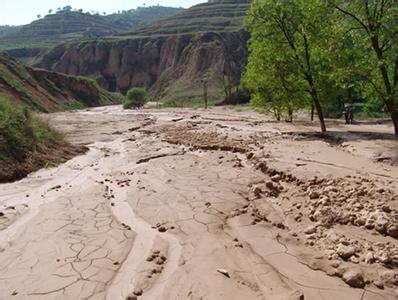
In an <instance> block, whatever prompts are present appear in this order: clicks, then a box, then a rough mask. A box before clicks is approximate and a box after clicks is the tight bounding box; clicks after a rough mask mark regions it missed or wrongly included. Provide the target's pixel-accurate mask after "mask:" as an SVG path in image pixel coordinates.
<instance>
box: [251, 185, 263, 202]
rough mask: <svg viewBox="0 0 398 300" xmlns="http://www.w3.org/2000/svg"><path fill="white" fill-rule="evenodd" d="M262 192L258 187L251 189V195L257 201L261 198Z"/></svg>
mask: <svg viewBox="0 0 398 300" xmlns="http://www.w3.org/2000/svg"><path fill="white" fill-rule="evenodd" d="M262 192H263V191H262V190H261V188H260V187H258V186H256V187H255V188H254V189H253V194H254V196H255V197H256V198H257V199H259V198H261V194H262Z"/></svg>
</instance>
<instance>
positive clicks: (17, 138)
mask: <svg viewBox="0 0 398 300" xmlns="http://www.w3.org/2000/svg"><path fill="white" fill-rule="evenodd" d="M58 139H60V136H59V134H57V133H56V132H55V131H53V130H52V129H50V128H49V126H48V125H47V124H46V123H44V122H42V121H41V120H39V119H37V118H35V117H33V116H32V115H31V113H30V111H29V110H28V109H27V108H23V107H20V106H17V105H15V104H11V103H10V102H9V101H8V100H7V99H5V98H4V97H3V96H1V95H0V161H1V160H2V159H3V160H5V159H7V158H14V159H16V160H23V159H24V157H25V156H26V155H27V154H28V153H29V152H30V151H33V150H34V148H35V147H37V146H39V145H40V144H44V143H51V141H54V140H58Z"/></svg>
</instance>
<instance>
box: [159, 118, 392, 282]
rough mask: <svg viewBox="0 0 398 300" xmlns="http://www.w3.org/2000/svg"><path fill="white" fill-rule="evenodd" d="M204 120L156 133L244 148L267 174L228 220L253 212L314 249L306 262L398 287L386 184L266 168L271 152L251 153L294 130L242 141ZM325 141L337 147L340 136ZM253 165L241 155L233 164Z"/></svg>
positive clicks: (197, 144)
mask: <svg viewBox="0 0 398 300" xmlns="http://www.w3.org/2000/svg"><path fill="white" fill-rule="evenodd" d="M217 120H218V119H217ZM234 121H236V120H234ZM239 121H240V122H241V121H242V120H239ZM198 124H199V126H198ZM201 125H202V126H203V123H202V122H198V123H186V124H184V125H177V126H164V127H160V128H159V127H158V128H157V129H156V130H154V131H153V132H156V133H157V134H159V135H160V136H161V137H162V140H163V141H165V142H168V143H171V144H176V145H183V146H185V147H187V148H188V150H191V151H194V150H203V151H213V150H219V151H228V152H232V153H244V154H245V156H246V162H247V163H249V164H252V165H253V166H254V167H255V168H256V169H258V170H261V171H262V172H263V173H264V174H265V175H266V178H264V179H259V181H260V182H259V183H257V184H253V185H251V186H250V187H249V193H248V195H247V196H246V198H247V199H248V201H249V204H248V205H245V206H243V207H242V208H241V209H235V210H234V211H233V212H231V215H230V217H235V216H237V215H241V214H251V216H252V218H253V221H252V225H257V224H259V223H265V224H266V225H271V226H273V227H274V228H275V229H276V230H279V231H282V232H284V233H285V234H283V235H281V237H280V242H281V243H285V242H286V243H289V242H290V243H293V244H296V245H297V247H299V246H301V247H302V246H304V247H306V248H308V250H309V252H312V253H316V254H314V256H313V257H316V259H310V258H308V256H305V257H304V256H303V257H302V258H300V261H301V262H303V263H305V264H306V265H308V266H309V267H310V268H312V269H314V270H322V271H324V272H326V273H327V275H330V276H338V277H341V278H342V280H343V281H345V282H346V283H347V284H348V285H350V286H352V287H357V288H363V287H365V286H367V285H368V286H372V287H374V288H377V289H384V288H392V289H395V288H397V287H398V271H397V267H398V243H397V239H398V210H397V209H394V208H392V207H391V206H390V205H391V204H394V205H396V204H397V203H398V195H397V194H395V193H394V192H393V191H392V190H391V189H389V188H385V186H386V182H383V181H380V180H375V179H369V178H365V177H361V176H347V177H343V178H318V177H314V178H312V179H309V180H303V179H299V178H297V177H295V176H293V175H291V174H288V173H286V172H283V171H279V170H276V169H274V168H272V167H268V166H267V159H269V158H270V157H269V156H266V157H261V156H256V155H255V154H253V152H251V150H256V149H257V150H258V149H261V148H264V146H263V145H264V144H265V143H266V141H268V142H270V141H273V142H276V141H277V140H278V139H281V138H282V139H284V138H286V137H291V135H292V134H291V133H287V134H268V135H266V136H262V139H260V140H259V139H258V136H255V137H253V136H250V137H249V139H239V138H236V137H234V138H232V137H230V136H229V135H228V134H225V133H224V134H223V133H220V132H217V131H216V130H212V131H209V130H207V131H206V130H205V129H204V128H203V127H202V126H201ZM219 127H220V128H226V126H225V127H224V126H219ZM261 140H262V141H263V142H264V143H261ZM325 142H326V143H331V144H330V146H335V145H336V144H335V143H334V142H335V141H334V140H333V142H330V141H329V140H326V141H325ZM254 152H255V151H254ZM247 163H244V162H243V160H242V159H241V158H238V157H237V158H236V163H235V164H234V167H236V168H242V167H243V164H247ZM387 186H388V182H387ZM284 240H285V242H283V241H284ZM284 245H285V244H284Z"/></svg>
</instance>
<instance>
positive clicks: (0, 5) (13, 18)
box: [0, 0, 206, 25]
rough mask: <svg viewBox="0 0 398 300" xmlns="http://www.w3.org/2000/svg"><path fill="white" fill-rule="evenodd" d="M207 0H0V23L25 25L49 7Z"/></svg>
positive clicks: (114, 7) (107, 8)
mask: <svg viewBox="0 0 398 300" xmlns="http://www.w3.org/2000/svg"><path fill="white" fill-rule="evenodd" d="M202 2H206V0H0V25H25V24H28V23H30V22H32V21H34V20H36V19H37V15H39V14H40V15H46V14H47V13H48V10H49V9H53V10H56V9H57V8H58V7H64V6H67V5H70V6H72V7H73V8H78V9H80V8H81V9H83V10H84V11H91V10H94V11H99V12H101V13H102V12H106V13H108V14H109V13H114V12H117V11H119V10H128V9H132V8H136V7H138V6H143V5H144V4H145V5H146V6H151V5H158V4H159V5H162V6H172V7H185V8H187V7H190V6H192V5H195V4H198V3H202Z"/></svg>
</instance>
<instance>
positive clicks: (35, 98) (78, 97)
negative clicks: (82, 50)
mask: <svg viewBox="0 0 398 300" xmlns="http://www.w3.org/2000/svg"><path fill="white" fill-rule="evenodd" d="M0 95H5V96H6V97H8V98H9V99H12V101H14V102H15V103H18V104H21V105H23V106H26V107H29V108H31V109H33V110H36V111H42V112H51V111H56V110H65V109H69V108H82V107H89V106H100V105H106V104H112V103H119V102H120V101H121V98H120V96H119V95H117V94H112V93H109V92H107V91H105V90H103V89H102V88H100V87H99V86H98V84H97V83H96V82H95V81H94V80H92V79H89V78H84V77H77V76H68V75H64V74H59V73H55V72H50V71H45V70H38V69H33V68H29V67H25V66H24V65H23V64H22V63H20V62H19V61H17V60H15V59H13V58H11V57H10V56H8V55H6V54H4V53H0Z"/></svg>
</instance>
